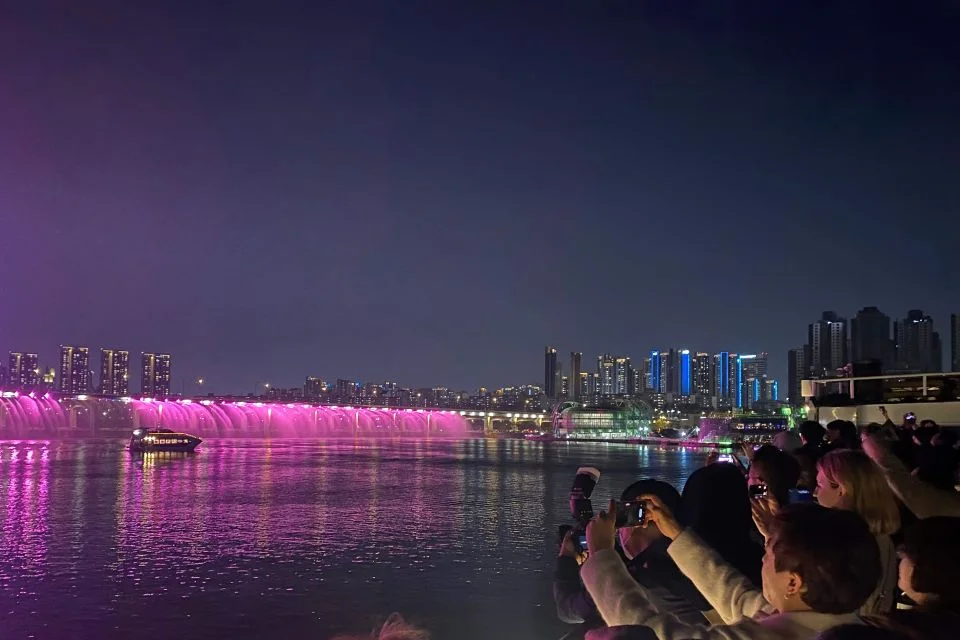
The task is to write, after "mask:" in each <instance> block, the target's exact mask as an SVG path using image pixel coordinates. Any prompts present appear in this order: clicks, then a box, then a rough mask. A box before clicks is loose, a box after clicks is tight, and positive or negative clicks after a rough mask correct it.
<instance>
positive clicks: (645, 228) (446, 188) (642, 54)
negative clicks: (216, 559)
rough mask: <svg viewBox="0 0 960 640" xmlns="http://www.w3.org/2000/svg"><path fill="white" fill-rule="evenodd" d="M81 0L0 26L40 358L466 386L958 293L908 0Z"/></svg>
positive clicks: (20, 309)
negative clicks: (223, 1)
mask: <svg viewBox="0 0 960 640" xmlns="http://www.w3.org/2000/svg"><path fill="white" fill-rule="evenodd" d="M95 4H96V7H95V9H94V10H92V15H97V16H103V19H102V20H101V19H92V18H88V17H85V16H75V15H73V14H72V13H70V12H61V11H48V10H45V9H44V8H43V7H42V6H41V5H39V4H38V5H36V6H34V5H31V4H29V3H28V4H27V5H25V6H24V7H22V8H21V9H20V10H18V11H15V12H10V13H11V15H8V16H5V19H4V20H3V21H2V23H0V51H2V52H3V54H4V56H3V57H4V59H5V60H7V61H8V62H9V64H8V66H7V67H6V68H5V80H6V83H7V91H6V97H5V98H4V99H2V100H0V118H2V119H3V122H4V123H5V127H4V129H5V131H7V132H8V136H7V138H6V139H5V142H4V144H3V145H2V146H0V165H2V166H3V167H4V170H3V171H0V194H2V195H0V229H2V234H0V256H3V268H0V291H3V293H4V296H3V304H2V305H0V319H2V323H0V327H2V329H0V331H2V333H0V343H2V344H3V345H4V346H5V348H6V349H11V350H19V349H36V350H39V352H40V356H41V362H42V363H43V364H47V365H51V366H54V367H56V366H57V363H58V360H57V358H56V356H55V355H54V356H51V355H49V354H51V353H52V349H54V346H55V345H56V344H58V343H59V342H60V341H70V343H74V342H76V341H80V342H81V343H82V344H87V345H89V346H90V348H91V349H94V348H95V347H96V348H99V347H108V348H113V347H119V348H124V349H129V350H130V352H131V353H138V352H139V351H141V350H143V351H150V350H153V349H157V348H160V349H163V350H165V351H166V352H169V353H172V354H174V355H175V358H176V364H175V371H174V374H173V375H174V378H175V381H174V383H173V386H174V388H176V387H178V386H179V383H180V380H179V376H178V372H180V373H182V374H183V377H184V378H185V379H186V381H187V382H188V383H189V381H190V379H191V378H192V377H194V376H199V375H202V376H204V378H205V379H208V380H209V384H210V385H211V389H213V390H216V389H224V390H231V389H239V390H242V389H252V388H253V387H254V386H255V385H256V384H258V383H263V382H267V381H269V382H273V383H275V384H288V385H289V384H294V383H299V377H300V376H301V375H306V374H320V373H323V372H331V373H333V374H334V375H341V376H346V377H350V378H354V379H369V378H375V379H388V380H389V379H401V378H402V379H404V380H409V381H410V384H414V385H429V384H432V383H434V382H435V381H437V380H441V381H443V384H448V385H450V386H455V387H458V388H474V387H477V386H480V385H484V384H490V383H491V382H493V381H498V380H504V379H508V380H540V378H541V372H540V371H539V368H540V363H539V362H538V358H533V359H531V356H530V354H532V353H538V352H539V351H540V350H541V349H542V345H543V344H544V343H545V342H548V341H549V342H556V343H558V344H562V345H570V346H571V348H576V349H578V350H582V351H583V352H584V353H589V354H602V353H613V354H629V353H632V354H639V353H643V352H646V351H648V350H649V349H650V348H651V347H653V346H655V345H679V344H689V345H695V348H697V349H701V350H704V351H709V352H716V351H720V350H724V349H727V350H730V351H737V352H748V353H753V352H755V351H757V350H759V349H760V348H761V347H762V349H764V350H766V351H768V352H769V353H770V354H771V369H772V372H771V373H772V375H774V376H775V377H777V378H779V379H781V380H782V379H784V378H785V374H786V363H785V362H784V356H785V354H786V353H787V351H788V349H790V348H794V347H797V346H799V344H800V343H801V342H803V340H804V339H805V338H804V337H803V336H804V334H805V333H806V328H807V325H808V324H809V322H810V321H811V320H812V319H814V318H816V317H817V316H818V314H819V313H820V311H822V310H824V309H831V308H838V307H843V308H844V309H847V310H849V311H844V312H843V313H852V312H853V311H854V310H856V309H859V308H861V307H863V306H866V305H876V306H878V307H879V308H880V309H885V310H887V312H888V313H890V314H892V315H894V316H896V317H901V314H902V313H903V312H905V311H906V310H909V309H911V308H922V309H924V311H925V312H926V313H928V314H930V315H931V316H933V317H934V318H935V319H936V321H937V324H938V326H940V327H941V330H942V331H943V334H942V335H946V333H945V328H946V323H947V322H948V320H949V316H950V314H951V313H955V312H957V309H956V308H955V307H956V303H955V302H954V301H957V300H960V284H958V282H957V280H956V278H955V277H953V273H954V269H953V266H952V258H953V255H954V253H955V251H954V239H955V237H956V231H955V230H956V228H957V225H958V223H957V216H956V212H957V211H958V210H960V181H957V180H956V179H955V176H954V175H953V174H954V166H955V164H956V162H955V153H956V152H955V150H956V149H957V148H960V122H958V120H957V118H956V113H958V112H960V77H958V75H960V57H958V55H957V47H956V44H955V40H956V38H955V34H954V33H953V32H952V24H953V22H952V21H951V20H950V19H946V18H947V17H948V16H947V15H945V12H944V11H943V9H942V8H939V9H938V8H936V7H932V6H929V5H930V3H913V5H915V6H913V5H911V6H906V5H903V6H901V5H897V6H896V7H893V6H877V5H876V3H872V4H871V5H869V9H865V10H864V12H860V11H856V10H850V8H849V4H848V3H834V4H832V5H831V4H829V3H828V4H827V5H823V3H820V4H818V5H817V6H816V7H815V8H814V7H812V6H807V5H806V4H804V3H800V4H797V3H781V2H777V3H759V4H757V3H753V4H751V5H750V7H749V8H748V7H746V6H745V7H743V11H734V10H730V8H729V7H726V6H724V5H723V3H719V4H714V3H708V4H707V5H702V3H701V4H697V5H690V4H689V3H652V4H651V3H643V2H639V3H637V2H634V3H613V4H610V3H589V2H588V3H584V2H571V3H562V2H561V5H563V8H562V10H561V9H560V8H559V7H560V5H558V4H557V3H555V2H553V3H537V2H534V3H521V4H516V3H513V4H509V3H508V4H503V5H501V4H496V3H494V4H486V5H483V6H471V8H470V10H469V11H466V10H462V8H461V7H457V6H455V5H456V3H453V4H444V5H443V6H439V7H435V8H434V10H431V11H411V10H409V8H407V7H406V6H405V5H403V3H400V4H398V3H382V2H380V3H378V2H374V3H371V4H368V3H359V4H357V3H309V4H308V3H274V4H270V5H264V4H262V3H239V4H235V5H232V6H231V9H230V11H228V12H225V11H223V9H222V7H220V6H219V5H217V4H216V3H214V4H204V3H177V2H169V3H159V4H156V3H154V4H152V5H149V3H148V5H149V6H143V7H140V6H139V5H138V10H137V11H133V10H130V8H129V3H121V2H118V1H116V0H96V3H95ZM933 4H937V3H933ZM863 15H868V16H869V20H866V21H865V20H864V19H863V17H862V16H863ZM951 15H952V14H951ZM905 24H910V25H911V28H910V29H904V26H903V25H905ZM90 43H98V44H97V46H91V45H90ZM904 60H908V61H909V64H905V63H904V62H903V61H904ZM64 79H69V81H68V80H64ZM828 247H829V248H831V249H830V250H828ZM903 263H908V265H909V268H905V267H904V264H903ZM839 311H840V310H839V309H838V312H839ZM573 345H575V347H573ZM568 350H569V348H567V347H565V351H564V352H562V353H561V355H562V356H563V357H562V358H561V359H562V360H563V361H564V362H565V363H566V360H567V357H566V355H565V354H566V352H567V351H568ZM92 353H94V352H92ZM634 357H637V356H636V355H634ZM590 366H591V367H592V363H591V365H590ZM94 369H95V370H96V367H94Z"/></svg>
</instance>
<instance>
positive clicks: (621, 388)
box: [613, 356, 633, 396]
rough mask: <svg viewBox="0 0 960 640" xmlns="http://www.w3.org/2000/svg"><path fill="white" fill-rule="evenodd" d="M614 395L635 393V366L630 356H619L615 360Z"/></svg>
mask: <svg viewBox="0 0 960 640" xmlns="http://www.w3.org/2000/svg"><path fill="white" fill-rule="evenodd" d="M613 395H615V396H632V395H633V367H632V366H631V364H630V358H625V357H623V356H619V357H616V358H614V360H613Z"/></svg>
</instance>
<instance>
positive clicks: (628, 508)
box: [617, 500, 646, 529]
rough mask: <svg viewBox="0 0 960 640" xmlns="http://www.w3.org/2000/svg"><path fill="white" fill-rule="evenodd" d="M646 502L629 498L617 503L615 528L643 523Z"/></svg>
mask: <svg viewBox="0 0 960 640" xmlns="http://www.w3.org/2000/svg"><path fill="white" fill-rule="evenodd" d="M645 513H646V503H645V502H644V501H643V500H630V501H628V502H618V503H617V528H618V529H621V528H623V527H636V526H637V525H640V524H643V516H644V515H645Z"/></svg>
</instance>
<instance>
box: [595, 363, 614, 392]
mask: <svg viewBox="0 0 960 640" xmlns="http://www.w3.org/2000/svg"><path fill="white" fill-rule="evenodd" d="M615 360H616V358H614V357H613V356H612V355H610V354H609V353H605V354H603V355H602V356H598V357H597V376H598V378H599V385H598V387H597V395H599V396H603V397H606V398H609V397H610V396H612V395H613V390H614V380H615V379H616V375H615V367H616V362H615Z"/></svg>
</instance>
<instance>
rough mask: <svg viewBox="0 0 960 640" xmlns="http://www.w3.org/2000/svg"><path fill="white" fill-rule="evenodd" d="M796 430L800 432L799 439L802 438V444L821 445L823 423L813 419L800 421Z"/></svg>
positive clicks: (823, 430) (823, 433) (824, 431)
mask: <svg viewBox="0 0 960 640" xmlns="http://www.w3.org/2000/svg"><path fill="white" fill-rule="evenodd" d="M797 431H798V432H799V433H800V439H801V440H803V444H814V445H821V444H823V436H824V435H825V434H826V429H824V428H823V425H821V424H820V423H819V422H815V421H813V420H804V421H803V422H801V423H800V427H799V428H798V429H797Z"/></svg>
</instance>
